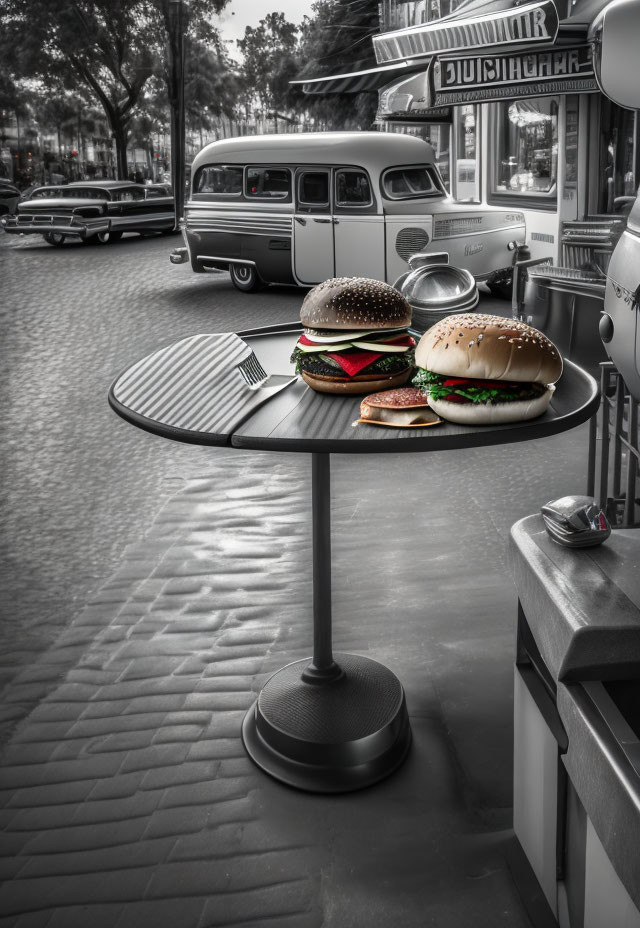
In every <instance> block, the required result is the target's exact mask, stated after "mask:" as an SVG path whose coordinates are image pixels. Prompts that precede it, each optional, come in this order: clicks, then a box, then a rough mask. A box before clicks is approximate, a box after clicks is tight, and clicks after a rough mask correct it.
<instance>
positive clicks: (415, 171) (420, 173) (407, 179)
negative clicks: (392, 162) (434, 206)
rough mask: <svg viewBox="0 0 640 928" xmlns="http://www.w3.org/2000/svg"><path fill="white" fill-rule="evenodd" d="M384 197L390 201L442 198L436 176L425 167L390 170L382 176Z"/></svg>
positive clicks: (441, 190) (441, 191)
mask: <svg viewBox="0 0 640 928" xmlns="http://www.w3.org/2000/svg"><path fill="white" fill-rule="evenodd" d="M382 189H383V191H384V195H385V196H386V197H388V199H390V200H410V199H413V198H414V197H432V196H442V194H443V193H444V191H443V189H442V187H441V186H440V184H439V183H438V179H437V174H436V172H435V171H433V170H432V169H431V168H430V167H428V166H427V165H424V166H420V167H418V166H416V167H406V168H391V170H389V171H385V173H384V174H383V176H382Z"/></svg>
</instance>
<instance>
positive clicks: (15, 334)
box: [0, 236, 587, 928]
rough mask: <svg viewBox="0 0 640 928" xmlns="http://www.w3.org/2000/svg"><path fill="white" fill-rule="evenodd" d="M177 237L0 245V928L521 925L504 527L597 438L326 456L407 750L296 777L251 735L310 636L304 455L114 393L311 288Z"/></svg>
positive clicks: (338, 516) (272, 318)
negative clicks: (256, 713)
mask: <svg viewBox="0 0 640 928" xmlns="http://www.w3.org/2000/svg"><path fill="white" fill-rule="evenodd" d="M7 238H8V236H7ZM134 243H135V247H136V249H137V250H136V251H135V252H134ZM167 245H168V243H167V241H162V240H147V241H138V242H135V240H133V239H132V240H131V244H128V243H127V240H126V239H125V240H124V241H123V247H122V249H121V250H118V251H116V249H119V248H120V246H114V251H113V252H112V253H111V252H110V253H109V255H108V258H107V259H105V257H104V256H105V254H106V251H104V250H101V249H92V248H80V247H78V248H69V249H67V250H63V251H61V252H56V251H54V250H53V249H49V250H48V251H46V252H44V251H41V246H39V245H37V244H36V245H32V244H29V243H27V244H18V245H11V246H7V245H6V243H5V245H4V246H2V247H3V248H4V251H2V252H1V253H0V261H2V262H3V268H2V280H3V281H6V280H7V273H6V269H7V268H8V269H9V270H8V279H9V288H10V293H11V301H9V302H5V303H4V306H3V309H2V319H3V328H5V329H6V331H7V333H8V339H9V344H10V348H11V349H12V350H13V351H14V354H13V355H12V354H11V353H10V352H9V353H8V361H7V365H8V368H9V370H5V371H4V372H3V374H2V378H3V380H2V382H3V386H4V387H5V388H6V389H8V390H9V393H8V396H9V399H10V404H9V407H8V408H9V413H8V418H9V422H8V424H6V425H5V428H8V429H9V438H10V441H12V442H13V444H8V443H7V447H5V448H4V449H3V455H4V456H5V458H6V461H7V464H8V466H9V472H10V476H11V482H12V485H11V487H10V490H9V492H7V491H6V490H5V498H4V500H3V504H4V507H5V510H4V511H5V512H6V515H5V514H3V531H4V533H5V542H4V544H5V548H6V555H7V561H6V564H7V565H8V566H6V567H5V569H4V574H3V578H4V577H6V578H7V584H6V589H8V597H7V600H6V601H5V607H6V606H8V605H11V604H12V602H11V601H12V600H13V604H14V605H15V615H21V616H23V617H26V619H25V620H26V621H27V623H28V622H32V624H31V625H30V626H29V629H28V631H29V633H30V634H31V635H32V636H33V638H34V642H33V643H32V644H31V645H29V646H28V647H27V646H25V647H24V648H23V650H21V651H19V652H16V653H15V654H13V655H12V654H11V647H10V644H11V635H12V634H15V636H16V637H17V638H18V639H20V640H22V639H21V638H20V636H21V635H23V630H22V629H21V628H20V627H18V625H17V619H16V618H15V616H14V619H13V622H14V624H13V625H12V624H11V621H12V620H11V616H9V624H8V625H7V626H5V627H6V628H7V629H8V631H7V632H6V633H5V649H4V660H5V663H4V668H5V671H6V677H5V679H6V683H7V685H6V686H5V689H4V692H3V706H2V711H3V713H4V715H3V717H4V719H5V723H6V726H7V727H6V730H5V733H6V737H7V743H6V745H5V747H4V750H3V751H2V755H1V756H0V802H1V805H2V810H1V812H0V827H1V829H2V831H1V836H2V837H1V839H0V876H1V877H2V878H3V880H4V882H3V884H2V886H0V928H75V926H82V928H85V926H87V925H91V926H95V928H147V926H148V928H164V926H167V928H169V926H170V928H175V926H180V928H214V926H216V928H222V926H225V928H226V926H229V928H231V926H234V928H280V926H282V928H285V926H291V928H316V926H317V928H321V926H322V928H370V926H371V925H372V924H377V925H381V926H387V925H402V926H403V928H424V926H429V925H433V926H438V928H460V926H462V925H482V926H483V928H485V926H486V928H492V926H502V925H504V926H509V928H526V926H527V925H529V922H528V919H527V917H526V915H525V914H524V911H523V908H522V905H521V902H520V899H519V897H518V895H517V892H516V890H515V887H514V884H513V882H512V879H511V876H510V873H509V870H508V867H507V864H506V861H505V846H506V842H507V841H508V840H509V838H510V836H511V830H510V826H511V764H512V737H511V714H512V699H511V693H512V673H513V658H514V641H515V617H516V598H515V591H514V589H513V585H512V582H511V579H510V574H509V564H508V560H507V555H506V541H507V536H508V530H509V526H510V525H511V524H512V523H513V522H514V521H515V520H516V519H518V518H520V517H522V516H524V515H527V514H529V513H530V512H533V511H535V510H536V509H537V508H538V507H539V506H540V505H541V503H542V502H545V501H546V500H548V499H550V498H552V497H554V496H560V495H564V494H566V493H569V492H583V490H584V483H585V476H586V447H587V433H586V428H585V427H581V428H579V429H576V430H573V431H572V432H570V433H567V434H565V435H560V436H556V437H554V438H551V439H546V440H544V441H540V442H527V443H524V444H522V445H513V446H504V447H496V448H486V449H477V450H469V451H465V452H464V454H460V453H449V452H448V453H440V454H431V455H414V454H407V455H371V456H366V457H365V456H357V458H355V457H350V456H340V455H336V456H333V461H332V469H333V493H332V537H333V575H334V615H335V647H336V650H337V651H338V652H339V651H353V652H356V653H364V654H366V655H368V656H370V657H374V658H375V659H377V660H380V661H381V662H383V663H385V664H387V665H388V666H389V667H390V668H391V669H392V670H394V671H395V672H396V673H397V674H398V676H399V677H400V679H401V681H402V683H403V685H404V687H405V691H406V695H407V703H408V707H409V714H410V718H411V725H412V730H413V745H412V748H411V751H410V754H409V757H408V759H407V761H406V762H405V764H404V765H403V766H402V767H401V768H400V770H398V771H397V772H396V773H395V774H394V775H393V776H391V777H390V778H388V779H387V780H385V781H383V782H382V783H380V784H378V785H376V786H375V787H372V788H370V789H367V790H363V791H360V792H358V793H352V794H346V795H344V796H333V797H326V796H318V795H312V794H306V793H301V792H298V791H295V790H291V789H288V788H286V787H284V786H282V785H280V784H279V783H277V782H276V781H274V780H272V779H271V778H269V777H268V776H266V775H264V774H263V773H262V772H261V771H259V770H258V769H257V768H256V767H254V765H253V764H252V763H251V762H250V761H249V759H248V758H247V756H246V755H245V753H244V750H243V747H242V743H241V739H240V724H241V721H242V718H243V715H244V713H245V712H246V710H247V708H248V707H249V706H250V704H251V702H252V700H253V699H254V698H255V694H256V692H257V691H258V689H259V687H260V686H261V685H262V683H263V682H264V680H265V679H266V677H267V676H268V674H269V673H271V672H273V671H275V670H276V669H278V668H279V667H281V666H283V665H284V664H285V663H287V662H289V661H292V660H297V659H300V658H303V657H305V656H307V655H308V653H309V648H310V626H311V589H310V579H309V578H310V572H309V559H310V554H311V541H310V525H309V520H310V501H309V484H310V464H309V461H308V459H307V458H306V456H303V455H296V454H293V455H285V454H283V455H277V454H266V453H265V454H257V453H248V452H240V451H231V450H226V449H199V448H195V447H192V446H180V445H175V446H174V445H172V444H171V443H169V442H165V441H163V440H161V439H157V438H154V437H153V436H148V435H145V434H144V433H142V432H139V431H138V430H136V429H133V428H131V427H130V426H128V425H127V424H126V423H123V422H121V420H119V419H118V418H117V417H116V416H114V415H113V414H112V413H110V412H109V410H108V408H107V406H106V399H105V398H106V390H107V388H108V385H109V383H110V382H111V380H112V379H113V377H114V376H115V375H116V374H117V373H118V372H119V370H120V369H121V368H122V367H124V366H126V364H127V363H129V362H130V361H131V360H133V359H135V358H137V357H139V356H140V355H142V354H144V353H146V352H147V351H149V350H150V349H151V348H153V347H155V346H156V345H159V344H162V343H163V342H166V341H169V340H171V338H173V337H176V336H179V335H182V334H189V333H192V332H194V331H205V330H208V331H211V330H212V324H211V323H212V310H211V303H212V302H213V303H214V307H215V316H214V317H213V321H214V323H217V322H218V321H220V322H221V323H222V324H224V326H225V327H226V328H228V327H229V326H230V323H231V322H232V321H233V322H234V326H233V327H241V326H243V325H254V324H256V323H258V322H260V321H264V322H265V323H268V322H277V321H281V320H282V321H288V320H290V319H291V318H294V317H295V313H296V312H297V308H298V307H299V302H300V294H299V293H298V292H296V291H292V292H289V291H284V290H281V291H275V290H274V291H267V293H266V294H263V295H262V296H261V297H260V298H259V299H260V300H263V301H264V302H253V301H251V300H250V302H249V304H245V300H247V298H246V297H242V296H241V295H239V294H236V293H235V292H234V291H232V290H231V289H230V285H229V283H228V281H227V279H226V278H222V277H213V278H210V277H205V278H202V277H196V275H191V276H188V275H187V274H186V273H184V274H183V273H182V272H183V270H184V269H183V268H177V269H176V268H171V266H170V265H168V262H167V267H166V268H165V265H164V261H165V251H166V249H167ZM42 247H43V248H44V246H42ZM116 254H118V255H119V257H118V261H117V262H116V260H115V256H116ZM141 257H144V258H145V261H144V262H141ZM54 258H55V260H54ZM105 260H107V261H108V263H109V266H110V268H111V271H110V272H109V273H107V271H106V270H105V269H104V267H103V266H102V264H101V262H104V261H105ZM28 262H31V263H30V264H29V263H28ZM57 262H59V263H57ZM27 269H29V270H27ZM47 269H49V272H50V274H53V275H54V280H53V281H52V279H51V277H50V276H49V277H47V275H46V273H45V272H46V270H47ZM65 269H66V270H65ZM115 269H117V270H115ZM176 271H177V273H178V275H182V276H180V277H179V278H177V277H172V274H175V272H176ZM65 272H66V273H67V274H69V275H70V277H69V278H66V277H65ZM69 281H71V283H69ZM73 287H75V288H77V291H78V295H77V296H74V293H73ZM4 288H5V284H4V283H3V290H4ZM21 288H22V290H21ZM56 288H59V290H57V289H56ZM21 292H25V293H26V298H25V297H24V296H20V294H21ZM92 293H93V296H92V297H91V294H92ZM90 297H91V298H90ZM214 297H215V301H214ZM18 298H20V300H21V301H22V302H21V305H20V307H18V306H17V305H16V304H15V300H17V299H18ZM249 299H250V298H249ZM48 300H50V302H48ZM487 303H488V301H487ZM245 305H249V306H250V307H251V308H250V309H246V310H245V309H244V308H243V307H244V306H245ZM47 307H50V311H49V312H47ZM114 307H115V309H114ZM238 307H241V309H238ZM257 309H259V315H260V318H259V319H258V318H256V314H257ZM243 313H246V315H243ZM216 327H217V326H216ZM43 371H44V372H43ZM8 384H11V386H10V389H9V387H8ZM36 422H39V423H40V425H39V427H37V428H33V426H34V423H36ZM14 533H15V544H14V541H13V537H12V535H13V534H14ZM14 551H15V555H14ZM12 555H14V556H12ZM12 570H13V572H14V573H13V575H12V574H11V571H12ZM76 580H77V587H76V586H75V581H76ZM7 642H8V646H7Z"/></svg>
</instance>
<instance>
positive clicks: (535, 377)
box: [416, 313, 562, 384]
mask: <svg viewBox="0 0 640 928" xmlns="http://www.w3.org/2000/svg"><path fill="white" fill-rule="evenodd" d="M416 366H417V367H422V368H426V370H429V371H433V373H434V374H448V375H449V376H451V377H470V378H480V379H483V380H510V381H516V382H518V383H520V382H523V383H545V384H547V383H555V382H556V381H557V380H559V379H560V375H561V374H562V357H561V356H560V352H559V351H558V349H557V348H556V346H555V345H554V344H553V342H552V341H550V340H549V339H548V338H547V336H546V335H544V334H543V333H542V332H539V331H538V329H534V328H533V327H532V326H530V325H526V324H525V323H524V322H517V321H515V320H513V319H505V318H504V317H503V316H492V315H489V314H483V313H464V314H460V315H453V316H446V317H445V318H444V319H441V320H440V322H437V323H436V325H434V326H432V327H431V328H430V329H427V331H426V332H425V333H424V335H423V336H422V338H421V339H420V341H419V342H418V347H417V348H416Z"/></svg>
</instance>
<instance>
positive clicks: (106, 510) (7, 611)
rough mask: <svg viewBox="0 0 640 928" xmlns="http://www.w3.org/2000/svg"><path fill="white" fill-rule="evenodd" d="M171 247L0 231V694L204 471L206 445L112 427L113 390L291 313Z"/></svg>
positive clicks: (282, 295) (283, 302)
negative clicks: (208, 335)
mask: <svg viewBox="0 0 640 928" xmlns="http://www.w3.org/2000/svg"><path fill="white" fill-rule="evenodd" d="M177 243H179V239H178V238H176V237H173V236H169V237H164V236H162V237H156V238H147V239H141V238H140V237H138V236H125V238H124V239H123V240H122V241H121V242H119V243H116V244H113V245H110V246H109V247H100V246H93V247H90V246H83V245H80V244H75V245H70V246H68V247H64V248H52V247H51V246H49V245H46V244H45V243H44V242H43V240H42V239H41V237H40V236H25V237H14V236H10V235H7V234H6V233H2V232H0V338H1V339H2V345H3V364H2V365H1V366H0V395H1V396H2V397H3V404H2V407H3V416H2V425H1V427H0V428H1V441H0V466H1V468H2V474H3V481H2V489H1V490H0V494H1V496H0V536H1V537H0V578H1V581H2V582H1V588H2V609H1V613H2V615H1V618H0V689H1V688H2V686H3V685H4V684H6V683H8V682H9V681H10V680H11V679H12V677H13V675H14V673H15V670H16V668H18V667H21V666H23V665H24V664H25V663H28V662H29V661H31V660H32V659H33V658H34V656H35V655H37V654H39V653H41V651H42V649H43V648H46V647H47V646H48V645H49V644H51V643H52V642H53V640H54V639H55V637H56V635H57V634H58V633H59V632H60V631H61V630H62V629H63V628H64V627H65V626H66V625H67V624H68V622H69V620H70V618H71V617H72V616H73V614H74V613H75V612H77V611H78V610H79V609H80V608H81V607H82V605H83V604H84V602H85V601H86V598H87V596H88V595H90V594H91V593H92V592H95V590H96V589H98V587H99V585H100V583H101V582H102V581H104V580H105V579H106V578H107V577H108V576H109V575H110V573H111V572H112V570H113V569H114V568H115V567H116V565H117V563H118V559H119V557H120V555H121V553H122V551H123V550H124V548H125V546H126V544H127V543H128V542H133V541H135V540H136V539H137V538H138V537H139V535H140V533H141V532H143V531H144V529H145V527H146V526H147V525H148V524H149V523H150V522H151V521H152V519H153V517H154V515H155V513H156V512H157V510H158V508H159V506H160V505H161V504H162V502H163V500H166V499H168V498H169V496H170V495H171V493H173V492H174V491H175V490H176V489H177V488H178V487H179V486H180V485H181V482H182V481H183V480H184V479H188V478H189V477H193V476H198V475H202V474H207V473H208V470H209V463H210V461H211V458H212V451H211V450H210V449H205V448H197V447H193V446H191V447H187V446H185V445H181V444H178V443H172V442H167V441H163V440H162V439H159V438H155V437H154V436H150V435H145V434H143V433H142V432H139V431H138V430H137V429H132V428H131V427H130V426H128V425H127V424H125V423H124V422H122V421H121V420H120V419H119V418H118V417H117V416H115V415H114V414H113V413H112V412H111V410H110V409H109V407H108V405H107V401H106V397H107V391H108V388H109V385H110V383H111V382H112V381H113V379H114V378H115V377H116V376H117V375H118V374H119V373H120V371H121V370H122V369H123V368H125V367H126V366H127V365H128V364H130V363H131V362H132V361H134V360H136V359H137V358H138V357H141V356H142V355H144V354H147V353H148V352H149V351H151V350H153V349H154V348H156V347H159V346H160V345H163V344H166V343H168V342H170V341H172V340H173V339H175V338H177V337H180V336H183V335H188V334H193V333H195V332H210V331H229V330H234V329H238V328H242V327H247V326H255V325H259V324H261V323H264V324H271V323H276V322H284V321H290V320H291V319H295V318H296V316H297V313H298V311H299V307H300V302H301V291H298V290H295V289H285V288H271V289H269V290H267V291H265V292H264V293H260V294H255V295H253V294H247V295H245V294H241V293H239V292H238V291H236V290H235V289H234V288H233V286H232V285H231V282H230V280H229V277H228V275H226V274H221V275H201V274H194V273H193V272H192V271H191V269H190V268H189V267H187V266H186V265H181V266H179V267H175V266H174V265H172V264H170V262H169V260H168V254H169V251H170V249H171V248H172V247H174V245H176V244H177ZM222 453H223V454H224V453H225V452H224V451H223V452H222ZM6 724H8V725H9V728H10V726H11V720H10V719H9V720H8V722H7V723H6ZM1 737H2V730H1V728H0V738H1Z"/></svg>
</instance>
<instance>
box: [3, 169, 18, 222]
mask: <svg viewBox="0 0 640 928" xmlns="http://www.w3.org/2000/svg"><path fill="white" fill-rule="evenodd" d="M21 196H22V194H21V193H20V191H19V190H18V188H17V187H16V185H15V184H12V183H11V181H8V180H4V179H3V178H0V216H11V215H13V213H15V211H16V207H17V206H18V202H19V201H20V198H21Z"/></svg>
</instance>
